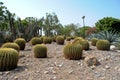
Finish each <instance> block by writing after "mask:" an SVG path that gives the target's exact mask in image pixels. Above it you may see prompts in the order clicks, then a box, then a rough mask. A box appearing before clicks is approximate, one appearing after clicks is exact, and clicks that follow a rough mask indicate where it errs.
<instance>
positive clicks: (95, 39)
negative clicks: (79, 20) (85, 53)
mask: <svg viewBox="0 0 120 80" xmlns="http://www.w3.org/2000/svg"><path fill="white" fill-rule="evenodd" d="M97 41H98V39H97V38H92V40H91V44H92V45H93V46H96V43H97Z"/></svg>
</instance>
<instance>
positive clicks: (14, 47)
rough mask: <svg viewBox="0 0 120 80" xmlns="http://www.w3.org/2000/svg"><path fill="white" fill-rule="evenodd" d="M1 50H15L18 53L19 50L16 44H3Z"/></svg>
mask: <svg viewBox="0 0 120 80" xmlns="http://www.w3.org/2000/svg"><path fill="white" fill-rule="evenodd" d="M2 48H13V49H15V50H17V51H18V52H19V50H20V47H19V45H18V44H16V43H4V44H3V45H2Z"/></svg>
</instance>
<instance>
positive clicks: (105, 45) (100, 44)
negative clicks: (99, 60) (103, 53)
mask: <svg viewBox="0 0 120 80" xmlns="http://www.w3.org/2000/svg"><path fill="white" fill-rule="evenodd" d="M96 47H97V49H98V50H110V42H109V41H108V40H98V41H97V43H96Z"/></svg>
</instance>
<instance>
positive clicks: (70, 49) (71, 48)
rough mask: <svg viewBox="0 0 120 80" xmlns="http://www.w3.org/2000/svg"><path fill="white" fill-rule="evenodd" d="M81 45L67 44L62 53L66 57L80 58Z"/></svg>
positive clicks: (71, 58)
mask: <svg viewBox="0 0 120 80" xmlns="http://www.w3.org/2000/svg"><path fill="white" fill-rule="evenodd" d="M82 51H83V50H82V46H81V45H80V44H70V43H69V44H67V45H65V47H64V50H63V53H64V56H65V58H66V59H70V60H76V59H80V58H82Z"/></svg>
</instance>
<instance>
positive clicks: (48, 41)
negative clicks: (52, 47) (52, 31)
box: [43, 37, 52, 44]
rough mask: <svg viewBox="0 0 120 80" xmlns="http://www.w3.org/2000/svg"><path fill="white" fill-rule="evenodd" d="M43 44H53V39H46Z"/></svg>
mask: <svg viewBox="0 0 120 80" xmlns="http://www.w3.org/2000/svg"><path fill="white" fill-rule="evenodd" d="M43 43H45V44H51V43H52V39H51V37H44V38H43Z"/></svg>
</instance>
